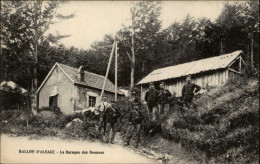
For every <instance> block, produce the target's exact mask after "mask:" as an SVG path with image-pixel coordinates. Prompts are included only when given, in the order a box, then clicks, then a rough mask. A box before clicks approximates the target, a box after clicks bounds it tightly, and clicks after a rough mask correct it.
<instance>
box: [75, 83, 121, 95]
mask: <svg viewBox="0 0 260 164" xmlns="http://www.w3.org/2000/svg"><path fill="white" fill-rule="evenodd" d="M74 85H80V86H84V87H89V88H93V89H98V90H102V89H100V88H96V87H91V86H89V85H87V84H83V83H79V82H74ZM105 91H106V92H110V93H115V92H113V91H108V90H105ZM117 94H120V95H124V94H123V93H120V91H119V92H118V93H117Z"/></svg>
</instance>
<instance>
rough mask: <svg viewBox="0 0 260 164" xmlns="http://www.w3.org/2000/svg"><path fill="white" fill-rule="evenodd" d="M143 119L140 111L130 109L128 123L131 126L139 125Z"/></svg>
mask: <svg viewBox="0 0 260 164" xmlns="http://www.w3.org/2000/svg"><path fill="white" fill-rule="evenodd" d="M143 118H144V115H143V114H142V112H141V110H140V109H132V110H131V112H130V117H129V122H131V123H132V124H134V125H136V124H141V123H142V120H143Z"/></svg>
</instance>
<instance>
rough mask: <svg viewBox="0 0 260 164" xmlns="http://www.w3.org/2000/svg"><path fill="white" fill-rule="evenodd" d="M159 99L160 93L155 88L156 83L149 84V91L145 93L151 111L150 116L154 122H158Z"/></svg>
mask: <svg viewBox="0 0 260 164" xmlns="http://www.w3.org/2000/svg"><path fill="white" fill-rule="evenodd" d="M158 98H159V91H158V90H156V89H155V88H154V83H149V91H147V92H146V93H145V97H144V100H145V101H146V102H147V107H148V109H149V115H150V117H151V116H152V121H155V120H157V117H156V116H157V115H156V113H157V110H158V107H157V106H158Z"/></svg>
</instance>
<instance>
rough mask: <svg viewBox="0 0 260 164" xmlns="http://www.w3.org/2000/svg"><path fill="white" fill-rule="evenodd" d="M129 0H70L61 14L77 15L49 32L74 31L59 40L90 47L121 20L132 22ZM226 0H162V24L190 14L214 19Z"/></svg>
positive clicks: (115, 27)
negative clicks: (101, 0)
mask: <svg viewBox="0 0 260 164" xmlns="http://www.w3.org/2000/svg"><path fill="white" fill-rule="evenodd" d="M133 3H134V2H129V1H103V2H100V1H71V2H67V3H65V4H63V5H61V6H60V8H59V9H58V12H59V13H61V14H65V15H66V14H67V15H68V14H72V13H74V14H75V18H73V19H69V20H65V21H63V22H61V23H57V24H54V25H52V26H51V29H50V30H49V32H52V33H55V32H56V31H57V32H58V33H59V34H64V35H71V36H70V37H68V38H65V39H63V40H61V41H60V43H63V44H65V46H68V47H69V46H74V47H77V48H83V49H88V48H89V47H90V45H91V44H92V43H93V42H94V41H96V40H99V41H100V40H102V39H103V37H104V35H105V34H115V32H116V31H118V30H119V29H120V28H122V24H125V25H128V24H129V23H130V7H131V5H132V4H133ZM223 3H224V1H189V2H187V1H163V4H162V14H161V16H160V19H161V20H162V28H166V27H168V26H169V25H170V24H172V23H173V22H174V21H180V22H181V21H182V20H183V19H184V17H185V16H186V15H187V14H190V16H192V17H194V18H200V17H207V18H210V19H211V20H212V21H214V20H215V19H216V18H217V17H218V15H219V14H220V12H221V10H222V8H223Z"/></svg>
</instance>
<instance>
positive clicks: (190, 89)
mask: <svg viewBox="0 0 260 164" xmlns="http://www.w3.org/2000/svg"><path fill="white" fill-rule="evenodd" d="M186 82H187V83H186V84H185V85H184V86H183V88H182V99H183V100H184V103H185V105H186V107H187V108H192V107H193V97H194V93H197V92H199V91H200V89H201V87H200V86H198V85H196V84H194V83H192V82H191V76H190V75H189V76H187V78H186Z"/></svg>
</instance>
